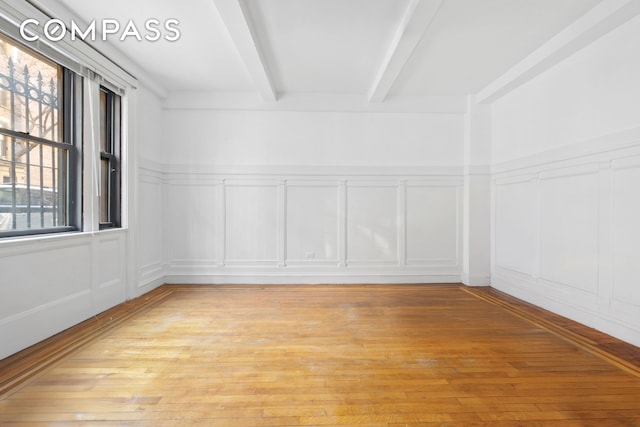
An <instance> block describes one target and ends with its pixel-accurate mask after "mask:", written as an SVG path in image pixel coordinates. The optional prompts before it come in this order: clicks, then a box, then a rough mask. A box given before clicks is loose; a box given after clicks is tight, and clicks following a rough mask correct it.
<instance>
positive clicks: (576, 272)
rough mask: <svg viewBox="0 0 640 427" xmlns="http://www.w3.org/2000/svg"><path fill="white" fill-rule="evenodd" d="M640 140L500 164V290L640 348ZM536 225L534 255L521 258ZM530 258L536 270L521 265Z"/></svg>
mask: <svg viewBox="0 0 640 427" xmlns="http://www.w3.org/2000/svg"><path fill="white" fill-rule="evenodd" d="M638 136H640V129H634V130H631V131H625V132H622V133H619V132H615V133H612V134H610V135H603V136H600V137H598V138H597V139H595V140H593V141H590V142H589V143H588V144H587V145H588V146H587V147H586V148H585V143H576V144H573V145H567V146H566V147H563V148H562V150H559V151H549V152H544V153H541V154H539V155H534V156H529V157H523V158H520V159H515V160H514V161H512V162H509V163H504V164H502V165H500V166H499V168H497V171H496V172H495V174H494V199H493V204H494V207H493V215H494V218H493V221H494V232H495V235H494V248H493V250H494V254H495V256H494V265H493V272H492V286H493V287H495V288H497V289H499V290H502V291H504V292H507V293H509V294H511V295H514V296H516V297H518V298H521V299H523V300H526V301H529V302H532V303H534V304H536V305H539V306H541V307H543V308H546V309H549V310H552V311H554V312H556V313H558V314H560V315H563V316H566V317H569V318H571V319H573V320H576V321H578V322H581V323H584V324H586V325H588V326H591V327H594V328H596V329H599V330H602V331H604V332H606V333H609V334H611V335H614V336H616V337H618V338H620V339H623V340H626V341H628V342H631V343H633V344H635V345H640V286H638V283H640V262H639V260H640V258H639V255H638V254H640V252H639V251H638V242H640V221H638V218H640V192H639V191H638V183H639V182H640V139H639V138H638ZM585 150H586V151H585ZM529 224H533V226H530V225H529ZM529 229H531V230H532V233H527V235H528V236H530V240H531V242H532V244H531V245H529V246H527V247H529V248H530V249H529V251H528V252H529V253H528V254H527V253H520V254H519V255H518V256H517V257H516V256H515V254H516V253H517V251H518V250H519V249H522V248H523V247H525V246H522V245H520V244H519V243H518V241H519V240H522V235H523V230H529ZM519 233H520V234H519ZM519 236H520V237H519ZM525 258H529V259H530V262H531V264H533V267H532V268H531V269H530V270H524V269H519V268H517V267H518V265H517V264H518V262H519V263H520V264H522V262H523V261H524V259H525Z"/></svg>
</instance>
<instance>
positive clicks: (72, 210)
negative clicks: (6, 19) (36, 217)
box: [0, 32, 82, 238]
mask: <svg viewBox="0 0 640 427" xmlns="http://www.w3.org/2000/svg"><path fill="white" fill-rule="evenodd" d="M0 38H2V40H3V41H5V42H6V43H9V44H12V45H14V46H16V47H18V48H19V49H21V50H23V51H25V52H26V53H28V54H29V55H32V56H33V57H35V58H36V59H39V60H42V61H43V62H47V63H50V64H55V66H56V67H57V68H58V69H59V74H60V76H59V86H58V100H59V110H58V120H59V123H58V126H59V127H60V130H61V131H60V137H61V140H60V141H56V140H50V139H47V138H41V137H38V136H34V135H30V134H29V133H27V132H24V131H18V130H16V129H9V128H5V127H0V134H1V135H2V136H3V137H4V138H8V139H10V140H11V141H12V144H15V141H16V140H22V141H25V142H26V143H27V144H38V145H40V146H47V147H53V148H55V149H58V150H64V151H65V152H66V153H67V156H66V157H67V158H66V164H65V170H64V171H63V172H64V173H63V175H64V182H62V181H60V182H59V184H60V190H64V192H65V194H64V201H65V206H64V217H65V221H64V225H60V226H53V227H40V228H31V221H30V220H29V221H28V224H29V228H23V229H16V228H15V227H16V211H17V206H16V203H15V201H16V196H15V194H16V186H17V185H18V184H17V183H16V182H15V175H14V178H13V181H12V183H11V185H12V186H13V194H14V196H13V199H14V202H13V212H12V215H13V220H12V222H13V227H14V228H13V229H11V230H0V238H5V237H21V236H34V235H42V234H51V233H64V232H71V231H79V230H81V229H82V223H81V218H82V214H81V208H82V202H81V197H82V196H81V195H82V184H81V179H80V177H81V174H82V156H81V148H80V147H81V145H82V142H81V141H82V139H81V137H80V136H81V134H82V77H81V76H80V75H78V74H76V73H75V72H74V71H72V70H70V69H69V68H67V67H65V66H64V65H63V64H61V63H60V62H59V61H56V60H55V59H52V58H50V57H49V56H48V55H46V54H44V53H42V52H39V51H38V50H37V49H34V48H32V47H30V46H29V45H26V44H25V43H23V42H21V41H19V40H16V39H15V38H14V37H11V36H10V35H7V34H5V33H3V32H0ZM36 46H37V45H36ZM11 96H15V95H11ZM23 96H28V95H24V94H23ZM14 147H15V145H14ZM11 161H12V163H14V164H15V159H14V158H13V159H12V160H11ZM41 167H42V166H41ZM12 168H15V165H14V166H12ZM14 174H15V173H14ZM40 187H41V191H42V184H41V185H40ZM27 192H28V194H32V193H31V190H30V189H28V191H27ZM30 209H31V205H30V204H28V206H27V210H28V211H29V210H30ZM41 209H42V208H41ZM54 209H55V205H54ZM36 210H37V208H36ZM29 218H30V219H31V216H30V215H29Z"/></svg>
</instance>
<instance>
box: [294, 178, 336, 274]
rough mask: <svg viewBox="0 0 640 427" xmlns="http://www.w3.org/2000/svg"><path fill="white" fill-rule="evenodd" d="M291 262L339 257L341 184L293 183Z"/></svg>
mask: <svg viewBox="0 0 640 427" xmlns="http://www.w3.org/2000/svg"><path fill="white" fill-rule="evenodd" d="M286 230H287V236H286V242H287V262H289V261H301V260H302V261H304V262H308V263H313V262H314V261H335V262H337V260H338V187H337V183H336V184H335V185H333V186H326V185H323V186H319V185H289V186H288V187H287V212H286Z"/></svg>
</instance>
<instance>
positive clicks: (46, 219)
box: [0, 38, 75, 236]
mask: <svg viewBox="0 0 640 427" xmlns="http://www.w3.org/2000/svg"><path fill="white" fill-rule="evenodd" d="M72 74H73V73H71V72H68V71H67V70H65V69H63V68H62V67H61V66H59V65H57V64H54V63H51V62H49V61H47V60H45V59H44V58H41V57H39V56H38V55H37V54H35V53H32V52H30V51H27V50H26V49H23V48H22V47H20V46H18V45H17V44H14V43H12V42H10V41H8V40H6V39H4V38H0V176H2V183H1V184H0V236H6V235H20V234H34V233H40V232H48V231H63V230H68V229H72V227H71V225H72V221H71V212H70V209H69V207H70V203H71V202H72V200H73V196H74V195H73V192H72V191H70V188H71V187H70V185H69V180H70V178H71V176H70V175H72V169H71V164H72V163H73V162H74V159H75V153H74V149H73V148H74V147H73V144H72V143H71V142H70V135H71V132H70V127H68V128H65V126H64V123H65V118H66V117H69V114H68V111H67V110H68V108H70V106H69V105H65V102H64V98H65V97H64V96H63V95H64V92H65V91H64V88H65V85H70V84H71V80H72V79H73V75H72ZM61 92H62V93H61Z"/></svg>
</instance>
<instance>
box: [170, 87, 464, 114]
mask: <svg viewBox="0 0 640 427" xmlns="http://www.w3.org/2000/svg"><path fill="white" fill-rule="evenodd" d="M163 108H164V109H165V110H223V111H294V112H299V111H304V112H327V113H336V112H351V113H406V114H412V113H415V114H454V115H462V114H466V112H467V97H465V96H402V97H397V96H389V97H387V98H386V100H385V102H371V103H370V102H367V100H366V98H365V97H363V96H361V95H357V94H356V95H351V94H318V93H284V94H281V95H280V97H279V98H278V100H277V101H276V102H266V101H264V100H262V99H260V97H259V96H258V95H256V94H254V93H234V92H188V91H182V92H180V91H178V92H173V93H171V94H170V95H169V96H168V98H166V99H165V100H164V103H163Z"/></svg>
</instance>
